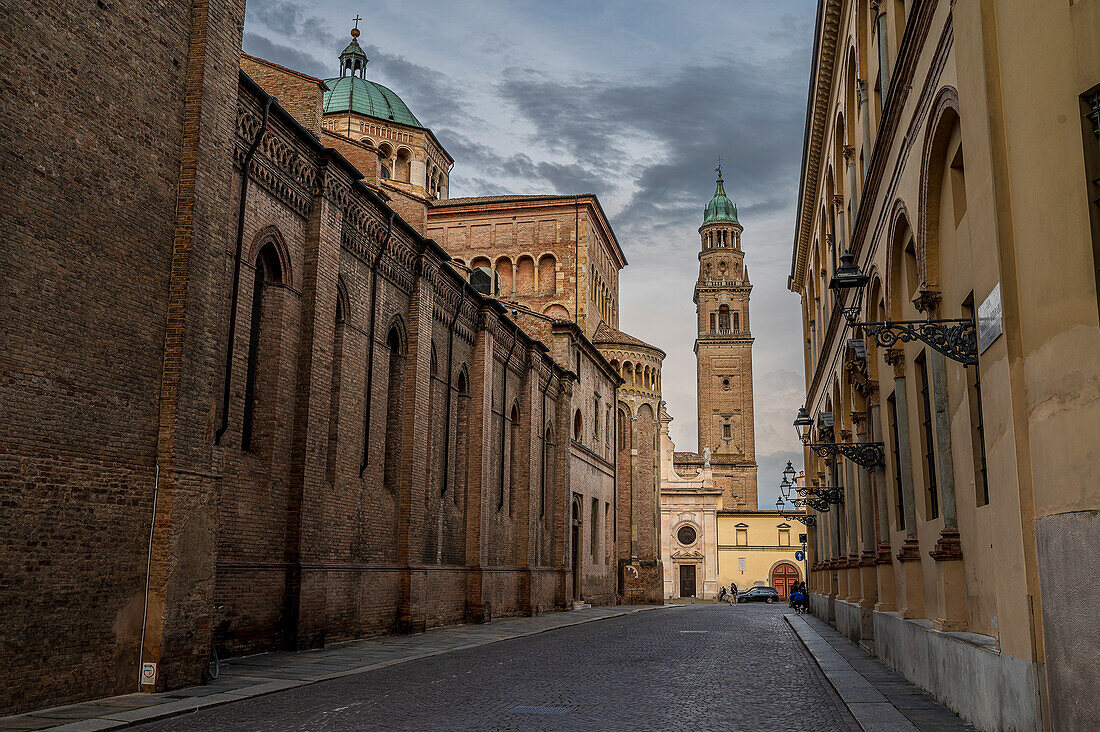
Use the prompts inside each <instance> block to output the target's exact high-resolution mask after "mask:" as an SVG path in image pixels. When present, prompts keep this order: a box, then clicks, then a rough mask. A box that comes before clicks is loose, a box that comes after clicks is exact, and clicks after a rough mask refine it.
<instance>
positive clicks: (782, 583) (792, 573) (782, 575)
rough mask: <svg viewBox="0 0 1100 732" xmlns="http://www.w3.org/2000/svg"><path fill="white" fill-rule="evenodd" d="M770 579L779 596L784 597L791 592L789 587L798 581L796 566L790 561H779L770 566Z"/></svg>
mask: <svg viewBox="0 0 1100 732" xmlns="http://www.w3.org/2000/svg"><path fill="white" fill-rule="evenodd" d="M771 581H772V587H774V588H775V591H776V592H778V593H779V596H780V597H782V598H784V599H786V598H787V596H789V595H790V594H791V587H792V586H793V585H794V583H795V582H798V568H797V567H795V566H794V565H793V564H791V563H790V562H780V563H779V564H776V565H775V566H774V567H772V574H771Z"/></svg>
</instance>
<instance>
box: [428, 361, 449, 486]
mask: <svg viewBox="0 0 1100 732" xmlns="http://www.w3.org/2000/svg"><path fill="white" fill-rule="evenodd" d="M439 381H440V379H439V360H438V359H437V358H436V356H435V343H432V352H431V358H430V360H429V361H428V487H429V488H437V489H438V487H439V479H438V474H439V471H438V470H437V468H436V465H435V458H436V451H437V449H438V448H437V445H439V444H440V443H441V442H442V435H441V434H440V432H439V427H438V425H439V424H440V423H441V422H443V421H444V420H441V419H439V418H438V416H437V415H436V413H435V410H436V407H437V406H438V405H439V388H440V387H439ZM431 496H432V491H431V490H427V491H425V492H424V502H425V503H427V502H428V501H430V500H431Z"/></svg>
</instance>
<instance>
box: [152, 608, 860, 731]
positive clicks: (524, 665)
mask: <svg viewBox="0 0 1100 732" xmlns="http://www.w3.org/2000/svg"><path fill="white" fill-rule="evenodd" d="M785 610H786V609H785V608H775V607H768V606H765V605H761V606H759V607H753V608H751V609H749V610H746V611H744V612H737V613H734V612H731V611H730V609H729V608H728V607H725V606H713V605H696V606H692V607H690V608H689V609H687V610H682V611H679V612H676V613H670V612H646V613H639V614H637V615H632V616H628V617H619V618H613V619H609V620H605V621H602V622H599V623H585V624H580V625H570V626H566V627H562V628H561V629H559V630H556V631H553V632H548V633H538V634H534V635H528V636H524V637H521V638H515V639H512V640H502V641H500V642H497V643H493V644H491V645H482V646H479V647H477V648H471V649H467V650H457V651H453V652H450V653H444V654H441V655H434V656H431V657H427V658H422V659H419V660H414V661H408V662H405V663H400V664H395V665H391V666H389V667H387V668H384V669H378V670H374V671H367V672H364V673H357V674H354V675H350V676H344V677H342V678H339V679H335V680H332V681H324V682H321V683H318V684H311V685H309V686H302V687H299V688H295V689H291V690H288V691H283V692H280V693H278V694H271V695H269V696H263V697H258V698H253V699H248V700H245V701H242V702H238V703H234V704H231V705H225V706H220V707H216V708H212V709H205V710H199V711H197V712H195V713H193V714H188V715H186V716H181V717H175V718H173V719H167V720H162V721H159V722H155V723H153V724H151V725H148V728H149V729H158V730H209V729H234V730H269V729H272V728H294V729H387V730H418V731H422V730H424V729H447V730H524V731H526V730H566V729H568V730H577V729H584V730H591V729H598V730H601V731H603V730H608V731H613V730H637V729H722V730H731V729H732V730H759V729H765V728H766V729H801V728H806V721H807V720H813V726H814V728H816V729H828V730H858V729H859V727H858V725H857V724H856V721H855V718H853V717H852V716H851V715H850V714H849V712H848V711H847V709H846V707H845V706H844V704H843V703H842V702H841V701H840V699H839V697H838V696H837V695H836V693H835V692H834V691H833V689H832V687H831V686H830V684H829V682H828V681H827V680H826V679H825V676H824V674H823V673H822V672H821V671H820V669H818V668H817V665H816V663H815V662H814V660H813V657H812V656H811V655H810V654H809V652H808V651H806V649H805V647H804V646H803V645H802V643H801V642H800V641H799V640H798V638H797V636H796V635H795V634H794V632H793V631H792V630H791V628H790V627H789V626H788V625H787V624H786V623H785V622H784V621H783V614H784V611H785ZM684 630H689V631H706V632H698V633H682V632H680V631H684ZM794 689H797V693H795V692H792V690H794Z"/></svg>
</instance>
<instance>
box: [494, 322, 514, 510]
mask: <svg viewBox="0 0 1100 732" xmlns="http://www.w3.org/2000/svg"><path fill="white" fill-rule="evenodd" d="M512 335H513V338H512V346H511V348H509V349H508V357H507V358H505V359H504V373H503V374H501V379H500V381H501V384H500V505H499V506H497V508H498V509H500V508H503V507H504V429H505V424H504V410H505V409H506V408H507V407H506V405H507V403H508V364H509V362H511V360H512V352H513V351H515V350H516V344H517V343H519V326H517V327H516V332H515V333H513V334H512ZM509 510H511V509H509Z"/></svg>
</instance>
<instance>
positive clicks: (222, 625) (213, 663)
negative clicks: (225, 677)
mask: <svg viewBox="0 0 1100 732" xmlns="http://www.w3.org/2000/svg"><path fill="white" fill-rule="evenodd" d="M224 607H225V605H215V606H214V612H215V613H218V612H220V611H221V610H222V609H223V608H224ZM228 630H229V620H227V619H224V618H223V619H222V620H221V622H219V623H218V624H217V625H216V626H214V630H213V632H212V633H211V634H210V679H211V680H213V679H216V678H218V676H220V675H221V672H222V665H223V664H225V661H222V660H221V657H220V656H219V655H218V641H219V640H221V639H224V638H225V636H226V634H227V631H228ZM224 651H225V647H224V644H223V646H222V655H224Z"/></svg>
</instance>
